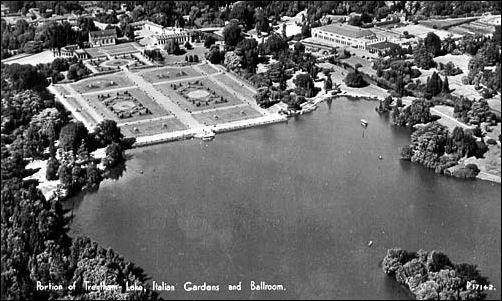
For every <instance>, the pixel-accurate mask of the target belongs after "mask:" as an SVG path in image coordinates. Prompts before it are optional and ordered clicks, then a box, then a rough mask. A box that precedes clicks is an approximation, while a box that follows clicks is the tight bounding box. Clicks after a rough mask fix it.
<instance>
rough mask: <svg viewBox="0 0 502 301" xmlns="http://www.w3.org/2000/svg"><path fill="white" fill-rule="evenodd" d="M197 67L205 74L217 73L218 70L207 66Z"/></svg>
mask: <svg viewBox="0 0 502 301" xmlns="http://www.w3.org/2000/svg"><path fill="white" fill-rule="evenodd" d="M198 67H199V68H200V69H202V71H204V72H206V73H207V74H214V73H218V69H216V68H214V67H213V66H211V65H208V64H202V65H199V66H198Z"/></svg>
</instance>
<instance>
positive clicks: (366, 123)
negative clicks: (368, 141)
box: [361, 119, 368, 127]
mask: <svg viewBox="0 0 502 301" xmlns="http://www.w3.org/2000/svg"><path fill="white" fill-rule="evenodd" d="M361 125H362V126H364V127H367V126H368V121H367V120H366V119H361Z"/></svg>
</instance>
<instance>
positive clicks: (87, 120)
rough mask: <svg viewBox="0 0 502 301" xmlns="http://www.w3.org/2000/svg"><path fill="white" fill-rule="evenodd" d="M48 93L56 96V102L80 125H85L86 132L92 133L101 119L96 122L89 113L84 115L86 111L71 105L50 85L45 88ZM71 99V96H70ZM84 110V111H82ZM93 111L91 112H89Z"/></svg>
mask: <svg viewBox="0 0 502 301" xmlns="http://www.w3.org/2000/svg"><path fill="white" fill-rule="evenodd" d="M47 89H48V90H49V92H51V93H52V94H54V95H55V96H56V99H57V101H59V102H60V103H62V104H63V106H64V107H65V108H66V109H67V110H69V111H70V112H71V113H72V115H73V116H75V118H76V119H77V120H79V121H82V123H83V124H84V125H85V127H86V128H87V130H88V131H90V132H91V131H94V127H95V126H96V125H97V124H98V123H99V121H101V118H98V119H97V120H96V119H94V118H93V117H92V115H91V114H90V113H86V114H85V115H87V116H85V115H84V111H86V112H87V109H84V108H83V107H82V109H80V108H78V106H75V105H73V104H72V103H71V102H70V101H69V100H68V99H67V98H66V97H65V96H63V95H62V94H61V93H59V91H57V89H56V88H55V87H54V86H53V85H52V84H51V85H50V86H48V87H47ZM72 97H73V96H72ZM83 110H84V111H83ZM90 111H93V110H90Z"/></svg>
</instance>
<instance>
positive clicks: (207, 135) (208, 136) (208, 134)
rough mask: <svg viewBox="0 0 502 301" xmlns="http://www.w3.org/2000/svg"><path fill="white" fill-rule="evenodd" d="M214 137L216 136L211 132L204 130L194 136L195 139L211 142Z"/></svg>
mask: <svg viewBox="0 0 502 301" xmlns="http://www.w3.org/2000/svg"><path fill="white" fill-rule="evenodd" d="M215 136H216V134H215V133H214V132H213V131H212V130H206V129H204V130H202V132H199V133H197V134H195V135H194V137H195V138H199V139H202V140H203V141H210V140H213V139H214V137H215Z"/></svg>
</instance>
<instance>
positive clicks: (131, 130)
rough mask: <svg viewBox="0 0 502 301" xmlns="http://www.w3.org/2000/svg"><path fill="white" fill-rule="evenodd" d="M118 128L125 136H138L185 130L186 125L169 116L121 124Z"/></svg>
mask: <svg viewBox="0 0 502 301" xmlns="http://www.w3.org/2000/svg"><path fill="white" fill-rule="evenodd" d="M120 129H121V132H122V133H124V136H126V137H140V136H151V135H156V134H160V133H167V132H174V131H181V130H186V129H187V127H186V126H185V125H184V124H183V123H181V121H179V120H178V119H177V118H175V117H171V118H165V119H162V120H152V121H148V122H142V123H137V124H128V125H121V126H120Z"/></svg>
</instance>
